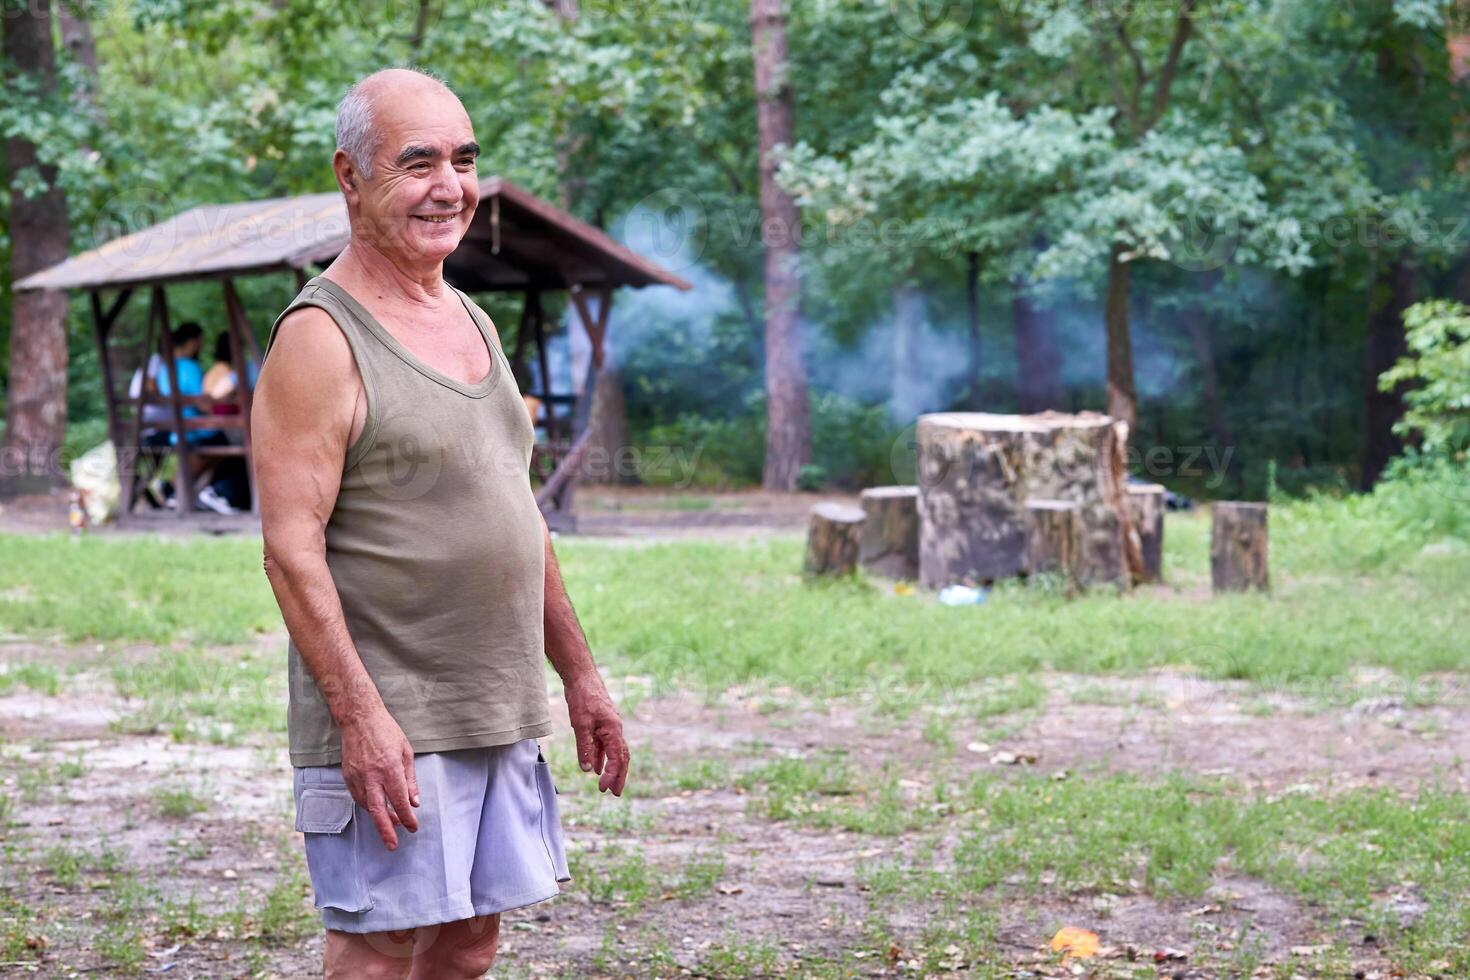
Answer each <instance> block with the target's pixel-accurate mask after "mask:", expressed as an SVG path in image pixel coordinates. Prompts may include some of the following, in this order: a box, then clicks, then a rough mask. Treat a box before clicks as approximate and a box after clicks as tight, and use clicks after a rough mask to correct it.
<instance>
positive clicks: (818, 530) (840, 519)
mask: <svg viewBox="0 0 1470 980" xmlns="http://www.w3.org/2000/svg"><path fill="white" fill-rule="evenodd" d="M863 521H864V516H863V512H862V511H861V510H859V509H858V508H856V507H849V506H848V505H846V504H835V503H820V504H817V505H816V506H815V507H813V508H812V517H811V524H810V525H809V526H808V528H807V538H806V564H805V565H804V566H803V570H804V571H805V572H806V573H807V574H808V575H849V574H851V573H852V571H853V569H855V568H857V562H858V555H859V554H860V552H861V541H862V533H863Z"/></svg>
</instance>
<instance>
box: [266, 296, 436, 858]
mask: <svg viewBox="0 0 1470 980" xmlns="http://www.w3.org/2000/svg"><path fill="white" fill-rule="evenodd" d="M361 398H362V381H361V379H360V378H359V377H358V374H357V366H356V364H355V363H354V362H353V359H352V351H351V349H350V348H349V347H348V346H347V341H346V339H345V338H344V337H343V336H342V334H341V331H340V330H339V329H338V328H337V325H336V324H335V323H334V322H333V321H332V318H331V316H330V315H328V314H327V313H326V312H325V311H323V310H319V309H316V308H315V307H306V308H303V309H301V310H297V311H295V312H293V313H292V314H290V315H289V316H288V317H287V318H286V319H285V320H284V321H282V323H281V326H280V329H279V330H278V332H277V336H276V339H275V342H274V344H273V346H272V348H271V356H270V357H269V358H268V359H267V360H266V364H265V367H264V368H263V369H262V371H261V374H260V381H259V383H258V385H257V388H256V392H255V400H254V405H253V406H252V411H251V422H250V432H251V440H252V442H253V445H254V454H255V477H256V492H257V493H258V494H259V496H260V516H261V521H260V523H261V531H262V533H263V535H264V538H265V573H266V577H267V578H269V579H270V583H271V588H272V589H273V590H274V592H275V595H276V602H277V603H278V604H279V605H280V607H281V616H282V618H283V619H284V620H285V621H286V629H287V630H289V631H290V633H291V639H292V640H293V641H294V642H295V644H296V648H297V649H298V650H300V651H301V658H302V660H303V661H304V662H305V664H306V667H307V669H308V670H309V671H310V672H311V675H312V677H313V678H315V679H316V682H317V687H318V688H319V689H320V690H321V693H322V697H323V698H324V699H325V701H326V705H327V710H328V711H330V712H331V715H332V719H333V720H334V721H335V722H336V723H337V727H338V728H339V729H340V730H341V732H342V774H343V777H344V778H345V779H346V782H347V786H348V788H349V789H350V790H351V791H352V796H353V799H355V800H356V801H357V803H358V804H359V805H360V806H362V807H363V808H364V809H366V810H367V811H368V812H369V813H370V814H371V815H372V817H373V822H374V823H375V824H376V825H377V827H378V833H379V834H380V835H381V836H382V838H383V843H384V844H385V845H386V846H387V847H388V848H389V849H390V850H392V849H394V848H396V847H397V846H398V836H397V833H396V832H395V831H394V829H393V827H394V825H395V824H398V823H401V824H402V825H403V826H404V827H406V828H407V829H408V830H409V831H415V830H417V829H418V821H417V818H416V817H415V816H414V813H413V807H415V806H418V802H419V800H418V786H417V784H416V782H415V779H414V770H413V749H412V747H411V746H410V745H409V742H408V739H407V738H406V737H405V736H404V734H403V730H402V729H401V728H400V727H399V726H398V724H397V722H395V721H394V720H393V717H392V715H390V714H389V712H388V709H387V708H386V707H385V706H384V704H383V699H382V697H381V696H380V695H379V693H378V689H377V687H376V685H374V684H373V680H372V678H371V677H369V676H368V673H367V670H366V668H364V667H363V665H362V658H361V657H359V656H358V653H357V648H356V647H355V646H354V645H353V642H352V637H351V636H350V635H349V634H348V632H347V623H346V620H345V619H344V618H343V614H342V601H341V598H340V597H339V596H338V594H337V588H336V585H335V584H334V583H333V581H332V574H331V570H330V569H329V568H328V567H327V557H326V527H327V520H328V519H329V518H330V517H331V515H332V509H333V507H335V506H336V502H337V489H338V487H339V485H340V484H341V480H342V464H343V461H344V459H345V458H346V454H347V447H348V446H349V445H350V444H351V440H352V438H353V437H354V436H355V433H354V430H355V429H358V428H360V423H359V422H358V421H357V416H358V415H359V402H360V400H361Z"/></svg>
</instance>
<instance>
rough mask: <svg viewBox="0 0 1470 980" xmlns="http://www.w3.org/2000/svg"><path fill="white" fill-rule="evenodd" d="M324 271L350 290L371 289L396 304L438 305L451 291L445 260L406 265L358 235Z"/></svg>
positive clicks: (383, 298) (329, 277) (375, 293)
mask: <svg viewBox="0 0 1470 980" xmlns="http://www.w3.org/2000/svg"><path fill="white" fill-rule="evenodd" d="M322 274H323V275H325V276H326V277H327V278H328V279H331V280H333V281H334V282H337V283H340V284H342V285H344V286H346V287H348V288H349V291H350V292H355V293H361V292H368V293H370V294H371V296H372V297H373V298H374V299H378V300H387V301H388V302H390V303H395V304H396V303H406V304H408V305H411V306H424V307H437V306H438V305H439V304H440V303H441V302H442V301H443V298H444V296H445V294H446V293H447V292H448V291H449V287H448V283H446V282H445V281H444V262H443V261H442V260H439V261H435V262H433V263H426V264H424V265H423V266H417V267H415V266H408V267H405V266H404V265H401V264H399V263H398V262H395V261H394V259H393V258H392V257H390V256H389V255H388V254H387V253H385V252H383V251H382V250H381V249H379V248H378V247H377V246H376V245H374V244H373V243H372V242H369V241H366V240H363V239H359V238H357V237H356V236H354V237H353V238H351V239H350V240H349V242H348V245H347V247H346V248H345V249H343V250H342V254H341V255H339V256H337V258H336V260H335V261H333V262H332V264H331V265H330V266H328V267H327V268H326V269H324V270H323V273H322ZM353 287H356V288H353Z"/></svg>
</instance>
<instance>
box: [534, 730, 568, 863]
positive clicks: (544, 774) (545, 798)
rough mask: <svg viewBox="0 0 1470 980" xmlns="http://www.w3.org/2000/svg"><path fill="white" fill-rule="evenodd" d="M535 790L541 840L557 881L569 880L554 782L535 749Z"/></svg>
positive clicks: (547, 767)
mask: <svg viewBox="0 0 1470 980" xmlns="http://www.w3.org/2000/svg"><path fill="white" fill-rule="evenodd" d="M536 792H537V794H538V795H540V797H541V840H542V841H543V842H544V843H545V844H546V854H547V856H548V857H550V858H551V867H552V869H553V870H554V871H555V872H556V880H557V881H571V880H572V875H571V872H570V871H568V870H567V852H566V846H565V844H564V843H563V841H562V833H561V810H560V808H559V807H558V806H557V804H556V794H557V789H556V784H555V783H554V782H552V779H551V764H550V763H549V762H547V761H546V759H545V758H544V757H543V756H542V755H541V750H540V749H539V748H538V749H537V750H536Z"/></svg>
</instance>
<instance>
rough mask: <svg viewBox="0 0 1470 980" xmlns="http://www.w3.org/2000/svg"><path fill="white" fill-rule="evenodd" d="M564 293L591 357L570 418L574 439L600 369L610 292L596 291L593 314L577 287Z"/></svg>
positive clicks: (587, 412) (589, 406)
mask: <svg viewBox="0 0 1470 980" xmlns="http://www.w3.org/2000/svg"><path fill="white" fill-rule="evenodd" d="M568 292H569V293H570V294H571V297H572V303H573V304H574V305H575V306H576V307H577V315H578V316H579V317H580V318H581V320H582V329H584V330H586V331H587V340H588V342H589V343H591V345H592V356H591V357H590V358H588V360H587V377H586V379H585V380H584V381H583V383H582V394H581V395H580V396H579V397H578V398H577V409H576V411H575V412H574V413H573V416H572V438H573V439H575V438H577V437H578V436H580V435H581V434H582V430H583V429H585V428H587V421H588V419H590V418H591V417H592V395H593V394H594V393H595V392H596V391H597V373H598V371H599V370H600V369H601V368H602V358H603V354H602V342H603V338H604V337H606V336H607V317H608V313H609V312H610V311H611V309H612V290H610V289H599V290H598V291H597V295H598V299H599V302H598V305H597V312H596V314H594V313H593V312H592V309H591V307H590V306H588V304H587V297H586V296H585V295H584V292H585V291H584V290H583V289H582V288H581V287H580V286H572V287H571V288H570V289H569V290H568Z"/></svg>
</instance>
